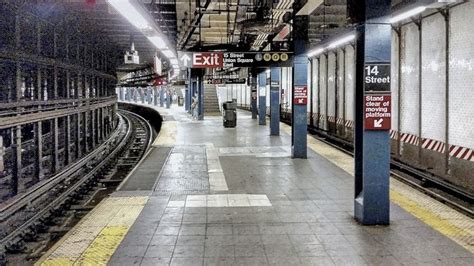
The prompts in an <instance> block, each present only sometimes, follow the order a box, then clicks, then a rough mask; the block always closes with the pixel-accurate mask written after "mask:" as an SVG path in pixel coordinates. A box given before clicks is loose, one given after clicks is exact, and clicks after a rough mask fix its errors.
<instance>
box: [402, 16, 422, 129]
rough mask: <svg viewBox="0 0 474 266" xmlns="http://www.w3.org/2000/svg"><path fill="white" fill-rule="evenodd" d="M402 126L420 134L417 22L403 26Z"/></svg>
mask: <svg viewBox="0 0 474 266" xmlns="http://www.w3.org/2000/svg"><path fill="white" fill-rule="evenodd" d="M401 35H402V50H401V53H400V56H401V63H402V69H401V73H402V80H401V95H400V101H401V110H400V111H401V114H400V116H401V120H402V121H401V128H400V130H401V131H402V132H404V133H409V134H413V135H418V134H419V132H418V125H419V110H418V109H419V102H418V101H419V99H418V97H419V86H418V76H419V75H418V70H419V69H418V68H419V60H418V51H419V48H418V45H419V42H418V28H417V26H416V25H415V24H413V23H412V24H408V25H406V26H403V27H402V34H401Z"/></svg>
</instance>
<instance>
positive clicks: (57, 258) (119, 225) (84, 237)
mask: <svg viewBox="0 0 474 266" xmlns="http://www.w3.org/2000/svg"><path fill="white" fill-rule="evenodd" d="M147 200H148V197H112V198H107V199H105V200H103V201H102V202H101V203H100V204H99V205H98V206H97V207H96V208H94V210H93V211H92V212H91V213H89V214H88V215H87V216H86V217H84V219H82V220H81V222H80V223H79V224H78V225H76V226H75V227H74V228H73V229H72V230H71V232H70V233H68V234H67V235H65V236H64V237H63V239H61V240H60V242H58V243H57V244H56V245H55V246H53V248H52V249H51V250H50V251H48V253H47V254H46V255H45V256H43V258H41V259H40V260H39V261H38V263H36V265H42V266H43V265H45V266H46V265H47V266H50V265H51V266H52V265H61V266H62V265H106V264H107V262H108V261H109V260H110V258H111V257H112V254H113V253H114V252H115V250H116V249H117V247H118V246H119V244H120V243H121V242H122V240H123V239H124V237H125V235H126V234H127V232H128V230H129V229H130V228H131V226H132V225H133V223H134V222H135V220H136V219H137V217H138V215H139V214H140V212H141V211H142V209H143V207H144V206H145V204H146V202H147Z"/></svg>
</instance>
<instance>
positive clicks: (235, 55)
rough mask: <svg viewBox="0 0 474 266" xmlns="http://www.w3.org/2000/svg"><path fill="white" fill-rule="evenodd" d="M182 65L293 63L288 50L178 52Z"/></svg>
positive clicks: (252, 65) (223, 65) (212, 65)
mask: <svg viewBox="0 0 474 266" xmlns="http://www.w3.org/2000/svg"><path fill="white" fill-rule="evenodd" d="M178 58H179V60H180V62H181V64H182V65H183V66H184V67H189V68H231V67H271V66H280V67H288V66H292V64H293V54H292V53H288V52H264V53H261V52H245V53H244V52H178Z"/></svg>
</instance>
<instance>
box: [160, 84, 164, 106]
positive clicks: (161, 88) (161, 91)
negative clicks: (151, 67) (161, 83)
mask: <svg viewBox="0 0 474 266" xmlns="http://www.w3.org/2000/svg"><path fill="white" fill-rule="evenodd" d="M163 106H165V90H164V89H163V87H160V107H163Z"/></svg>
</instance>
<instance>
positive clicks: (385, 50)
mask: <svg viewBox="0 0 474 266" xmlns="http://www.w3.org/2000/svg"><path fill="white" fill-rule="evenodd" d="M352 1H353V6H355V5H357V6H358V9H359V10H358V13H359V14H360V13H361V12H363V16H361V17H358V16H357V15H355V16H356V17H355V20H356V21H358V22H360V24H361V25H360V26H359V27H358V29H357V31H358V39H357V47H356V58H357V61H356V95H355V105H356V117H355V200H354V216H355V219H356V220H357V221H359V222H360V223H361V224H364V225H387V224H389V223H390V200H389V177H390V136H389V130H381V131H368V130H366V128H365V125H364V111H365V110H364V97H365V95H369V94H368V92H367V91H365V86H364V82H365V81H364V80H365V74H366V73H365V65H366V64H368V63H375V62H376V63H389V64H390V60H391V25H390V24H389V23H388V18H389V17H388V16H389V13H390V6H391V1H390V0H383V1H376V3H375V2H374V1H373V0H365V1H355V0H352ZM355 2H357V3H355ZM383 93H386V94H387V95H390V94H389V93H390V92H389V91H386V92H383Z"/></svg>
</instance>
